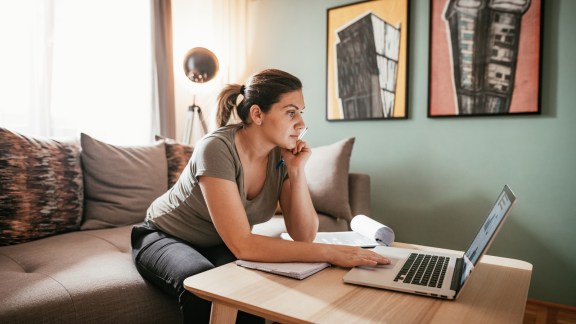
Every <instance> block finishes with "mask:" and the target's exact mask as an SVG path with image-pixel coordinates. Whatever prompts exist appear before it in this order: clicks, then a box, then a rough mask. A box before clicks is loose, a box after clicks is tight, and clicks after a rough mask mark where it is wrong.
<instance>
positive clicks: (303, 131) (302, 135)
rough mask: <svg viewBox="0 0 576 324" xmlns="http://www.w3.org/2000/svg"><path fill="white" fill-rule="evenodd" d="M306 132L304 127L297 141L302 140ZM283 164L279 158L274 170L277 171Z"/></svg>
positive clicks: (306, 128)
mask: <svg viewBox="0 0 576 324" xmlns="http://www.w3.org/2000/svg"><path fill="white" fill-rule="evenodd" d="M307 131H308V127H304V129H303V130H302V131H301V132H300V135H298V139H299V140H301V139H303V138H304V135H306V132H307ZM283 164H284V159H283V158H280V161H278V164H276V170H279V169H280V167H281V166H282V165H283Z"/></svg>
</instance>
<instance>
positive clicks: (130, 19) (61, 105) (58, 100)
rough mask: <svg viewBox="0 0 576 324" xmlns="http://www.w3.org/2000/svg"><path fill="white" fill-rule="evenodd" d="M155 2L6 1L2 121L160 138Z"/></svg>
mask: <svg viewBox="0 0 576 324" xmlns="http://www.w3.org/2000/svg"><path fill="white" fill-rule="evenodd" d="M150 33H151V27H150V3H149V2H148V1H140V0H122V1H115V0H97V1H87V0H86V1H77V0H19V1H10V2H8V1H3V2H1V3H0V41H1V42H2V43H3V44H11V45H10V46H9V47H7V49H9V50H3V51H2V52H1V53H0V69H1V70H2V71H3V73H2V74H0V87H1V90H0V91H2V93H3V94H6V95H2V96H1V97H0V126H2V127H7V128H10V129H13V130H16V131H20V132H24V133H27V134H30V135H36V136H49V137H75V138H78V137H79V133H80V132H85V133H88V134H90V135H91V136H94V137H96V138H98V139H100V140H103V141H108V142H111V143H115V144H120V145H129V144H144V143H148V142H150V141H151V140H152V98H153V96H152V91H153V88H152V56H151V46H152V45H151V36H150Z"/></svg>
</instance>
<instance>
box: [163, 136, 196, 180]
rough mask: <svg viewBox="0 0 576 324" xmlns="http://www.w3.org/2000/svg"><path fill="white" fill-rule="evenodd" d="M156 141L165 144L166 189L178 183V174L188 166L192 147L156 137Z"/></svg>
mask: <svg viewBox="0 0 576 324" xmlns="http://www.w3.org/2000/svg"><path fill="white" fill-rule="evenodd" d="M156 140H157V141H164V143H166V160H167V161H168V188H172V186H173V185H174V184H175V183H176V181H178V178H179V177H180V174H181V173H182V171H183V170H184V168H185V167H186V165H187V164H188V161H189V160H190V157H192V152H193V151H194V147H193V146H191V145H186V144H181V143H178V142H176V141H175V140H173V139H170V138H166V137H163V136H160V135H156Z"/></svg>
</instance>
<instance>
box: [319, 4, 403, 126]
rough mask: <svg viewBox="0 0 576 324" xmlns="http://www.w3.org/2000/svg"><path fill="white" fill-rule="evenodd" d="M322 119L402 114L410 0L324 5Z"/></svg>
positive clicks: (392, 116) (382, 116) (370, 117)
mask: <svg viewBox="0 0 576 324" xmlns="http://www.w3.org/2000/svg"><path fill="white" fill-rule="evenodd" d="M327 24H328V26H327V27H328V28H327V48H326V56H327V59H326V65H327V68H326V79H327V80H326V90H327V91H326V119H327V120H328V121H343V120H368V119H405V118H407V117H408V111H407V107H408V105H407V90H406V89H407V87H406V85H407V70H408V26H409V24H408V0H373V1H361V2H356V3H352V4H347V5H343V6H339V7H333V8H328V9H327Z"/></svg>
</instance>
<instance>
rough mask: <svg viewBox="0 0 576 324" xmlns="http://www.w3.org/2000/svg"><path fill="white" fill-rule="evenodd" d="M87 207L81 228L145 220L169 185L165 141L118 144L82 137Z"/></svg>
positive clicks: (120, 224) (112, 225)
mask: <svg viewBox="0 0 576 324" xmlns="http://www.w3.org/2000/svg"><path fill="white" fill-rule="evenodd" d="M80 140H81V144H82V154H81V157H82V168H83V171H84V188H85V206H84V222H83V224H82V229H83V230H87V229H99V228H107V227H117V226H123V225H130V224H135V223H138V222H142V221H143V220H144V218H145V216H146V210H147V209H148V207H149V206H150V203H152V201H153V200H154V199H156V198H157V197H159V196H160V195H162V194H163V193H164V192H165V191H166V190H167V189H168V188H167V183H168V167H167V163H166V151H165V145H164V143H163V142H158V143H155V144H154V145H148V146H130V147H123V146H115V145H110V144H107V143H104V142H101V141H98V140H96V139H94V138H92V137H90V136H88V135H86V134H81V136H80Z"/></svg>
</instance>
